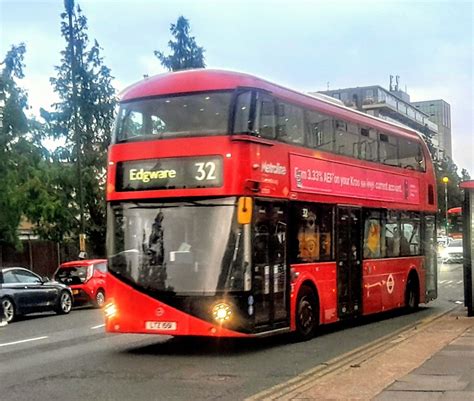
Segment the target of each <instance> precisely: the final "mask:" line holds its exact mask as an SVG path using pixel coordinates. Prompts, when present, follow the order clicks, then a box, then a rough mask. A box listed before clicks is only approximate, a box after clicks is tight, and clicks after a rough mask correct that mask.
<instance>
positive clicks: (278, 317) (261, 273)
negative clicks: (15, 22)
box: [252, 199, 289, 331]
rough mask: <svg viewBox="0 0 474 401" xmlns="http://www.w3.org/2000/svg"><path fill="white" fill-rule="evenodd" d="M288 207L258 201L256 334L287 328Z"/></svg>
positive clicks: (255, 247)
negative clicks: (257, 332)
mask: <svg viewBox="0 0 474 401" xmlns="http://www.w3.org/2000/svg"><path fill="white" fill-rule="evenodd" d="M286 219H287V205H286V204H285V203H283V202H270V201H263V200H258V199H257V200H256V201H255V209H254V222H253V241H252V244H253V258H252V260H253V280H252V282H253V294H254V305H253V310H254V314H255V316H254V318H255V320H254V321H255V328H256V330H257V331H259V329H260V331H268V330H273V329H277V328H281V327H287V326H288V324H289V323H288V316H289V314H288V304H289V302H288V293H289V289H288V283H289V281H288V269H287V263H286V232H287V229H286V227H287V223H286Z"/></svg>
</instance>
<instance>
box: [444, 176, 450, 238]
mask: <svg viewBox="0 0 474 401" xmlns="http://www.w3.org/2000/svg"><path fill="white" fill-rule="evenodd" d="M448 182H449V178H448V177H443V183H444V209H445V227H446V228H445V230H446V241H447V240H448Z"/></svg>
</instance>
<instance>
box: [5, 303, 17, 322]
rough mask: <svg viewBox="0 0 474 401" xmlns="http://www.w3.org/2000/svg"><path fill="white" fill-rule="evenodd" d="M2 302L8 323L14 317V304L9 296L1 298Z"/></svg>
mask: <svg viewBox="0 0 474 401" xmlns="http://www.w3.org/2000/svg"><path fill="white" fill-rule="evenodd" d="M2 304H3V310H4V313H5V320H6V321H7V322H8V323H10V322H12V321H13V320H15V317H16V312H15V304H14V303H13V301H12V300H11V299H10V298H3V299H2Z"/></svg>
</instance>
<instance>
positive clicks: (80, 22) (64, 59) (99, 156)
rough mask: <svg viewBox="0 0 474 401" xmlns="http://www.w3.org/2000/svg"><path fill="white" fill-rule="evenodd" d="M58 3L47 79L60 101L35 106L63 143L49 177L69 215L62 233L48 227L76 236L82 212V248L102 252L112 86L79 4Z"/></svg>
mask: <svg viewBox="0 0 474 401" xmlns="http://www.w3.org/2000/svg"><path fill="white" fill-rule="evenodd" d="M64 5H65V12H64V13H62V14H61V18H62V21H61V33H62V36H63V37H64V38H65V40H66V47H65V49H64V50H63V51H62V52H61V64H60V65H59V66H57V67H55V70H56V72H57V76H56V77H52V78H51V79H50V81H51V84H52V86H53V88H54V90H55V91H56V92H57V93H58V95H59V98H60V101H59V102H58V103H55V104H53V109H54V111H52V112H47V111H45V110H41V114H42V116H43V118H44V119H45V120H46V123H47V127H48V130H49V134H50V135H51V136H52V137H53V138H57V139H62V140H63V141H64V143H65V145H64V147H63V148H60V149H58V150H57V151H56V152H55V153H54V155H53V158H52V162H53V164H54V165H55V168H53V169H52V172H56V176H54V174H53V175H52V176H51V177H50V178H51V185H52V187H53V191H52V192H53V193H56V194H57V196H58V204H60V205H61V207H62V208H65V209H68V210H69V213H68V215H69V218H68V219H67V220H68V223H67V224H65V225H64V232H62V233H61V232H60V231H58V230H61V227H58V225H57V224H56V223H54V222H51V223H54V224H53V228H54V230H53V231H52V232H54V233H55V234H54V235H55V236H74V237H76V238H77V234H79V232H82V228H81V225H82V224H81V216H84V217H83V219H84V226H85V233H86V234H87V237H88V239H89V241H88V244H89V249H88V250H89V251H90V253H91V254H93V255H103V254H104V253H105V197H104V191H105V173H106V159H107V157H106V153H107V147H108V145H109V143H110V135H111V131H112V124H113V116H114V108H115V104H116V99H115V89H114V88H113V86H112V79H113V77H112V76H111V72H110V69H109V68H108V67H106V66H105V64H104V61H103V57H102V56H101V54H100V51H101V48H100V46H99V44H98V42H97V41H96V40H95V41H94V42H93V44H92V45H89V38H88V35H87V18H86V17H85V16H84V14H83V13H82V10H81V8H80V6H79V5H77V6H75V5H74V1H73V0H65V1H64ZM78 166H79V167H80V168H79V169H78ZM81 197H82V198H83V200H81ZM81 204H83V209H84V212H83V213H81ZM38 215H41V213H39V214H38ZM63 217H65V218H66V216H63Z"/></svg>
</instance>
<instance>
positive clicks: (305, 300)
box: [296, 285, 319, 341]
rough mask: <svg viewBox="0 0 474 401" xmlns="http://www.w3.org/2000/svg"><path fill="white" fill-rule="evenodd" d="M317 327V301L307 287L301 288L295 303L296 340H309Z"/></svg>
mask: <svg viewBox="0 0 474 401" xmlns="http://www.w3.org/2000/svg"><path fill="white" fill-rule="evenodd" d="M318 325H319V309H318V301H317V298H316V295H315V294H314V291H313V290H312V289H311V288H310V287H309V286H307V285H303V286H301V289H300V291H299V293H298V298H297V301H296V338H297V339H298V340H300V341H306V340H309V339H311V338H312V337H313V336H314V334H315V332H316V329H317V327H318Z"/></svg>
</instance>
